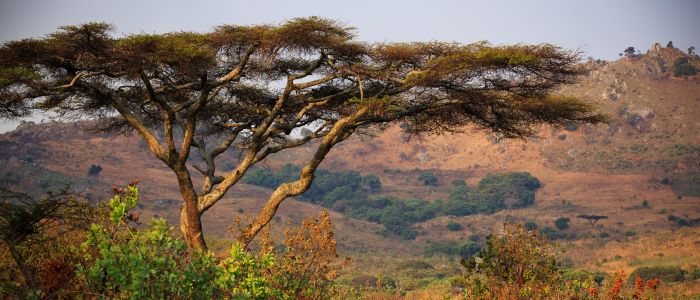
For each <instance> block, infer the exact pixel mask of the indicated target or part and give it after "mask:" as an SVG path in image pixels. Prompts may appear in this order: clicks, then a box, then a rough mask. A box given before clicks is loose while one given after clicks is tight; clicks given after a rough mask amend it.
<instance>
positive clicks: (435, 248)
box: [423, 240, 481, 259]
mask: <svg viewBox="0 0 700 300" xmlns="http://www.w3.org/2000/svg"><path fill="white" fill-rule="evenodd" d="M480 249H481V247H480V246H479V245H478V244H477V243H475V242H473V241H466V242H462V243H458V242H456V241H451V240H444V241H435V242H428V246H427V247H426V248H425V250H424V251H423V255H425V256H428V257H430V256H433V255H435V254H442V255H447V256H453V257H454V256H459V257H460V258H463V259H468V258H469V257H471V256H472V255H474V254H476V253H477V252H479V250H480Z"/></svg>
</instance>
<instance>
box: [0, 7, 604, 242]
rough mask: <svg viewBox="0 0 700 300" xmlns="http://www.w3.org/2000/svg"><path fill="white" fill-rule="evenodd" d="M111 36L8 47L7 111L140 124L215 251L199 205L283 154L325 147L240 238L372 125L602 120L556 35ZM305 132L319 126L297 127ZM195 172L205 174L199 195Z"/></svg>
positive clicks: (516, 130)
mask: <svg viewBox="0 0 700 300" xmlns="http://www.w3.org/2000/svg"><path fill="white" fill-rule="evenodd" d="M112 31H113V27H112V26H111V25H108V24H105V23H88V24H83V25H78V26H65V27H61V28H60V30H59V31H57V32H55V33H52V34H49V35H48V36H46V37H44V38H38V39H24V40H19V41H11V42H7V43H5V44H3V46H2V47H0V116H2V117H6V118H16V117H22V116H26V115H28V114H30V113H32V112H34V111H50V112H55V113H58V114H60V115H65V116H71V117H80V118H93V119H97V120H99V121H101V122H100V125H101V127H100V128H101V129H104V130H114V131H118V132H129V131H135V132H137V133H138V135H139V136H141V138H142V139H143V140H144V141H145V142H146V146H147V148H148V149H149V150H150V152H152V153H153V155H154V156H155V157H157V158H158V159H160V160H161V161H162V162H163V163H164V164H165V165H167V166H168V168H170V169H171V170H172V172H173V175H174V177H175V178H176V179H177V182H178V185H179V191H180V193H181V197H182V201H183V205H182V209H181V211H180V230H181V231H182V235H183V237H184V239H185V241H186V243H187V244H188V246H190V247H191V248H195V249H206V243H205V240H204V233H203V232H202V223H201V218H202V214H203V213H204V212H206V211H207V210H208V209H210V208H211V207H212V206H213V205H215V204H216V203H217V202H218V201H219V200H220V199H222V198H223V197H224V195H225V194H226V192H227V191H228V190H229V189H230V188H231V187H232V186H234V185H235V184H237V183H238V182H239V181H240V180H241V178H243V176H244V174H246V173H247V171H248V170H250V169H251V167H253V166H254V165H256V164H257V163H259V162H261V161H264V160H265V159H266V158H267V157H268V156H269V155H270V154H273V153H277V152H280V151H284V150H285V149H289V148H294V147H299V146H302V145H306V144H308V143H310V142H312V141H317V142H316V143H313V144H312V145H313V148H312V149H313V150H312V153H313V154H312V155H311V158H310V159H308V160H307V161H305V162H304V163H303V165H302V166H301V168H300V171H299V173H298V175H297V176H296V179H295V180H294V181H292V182H283V183H280V184H279V185H278V186H277V187H276V188H275V191H274V192H273V193H272V194H271V195H270V197H269V199H267V201H266V202H265V204H264V205H263V208H262V210H261V211H260V212H259V213H257V214H256V215H255V216H254V217H253V218H252V221H251V222H250V223H249V224H248V225H246V226H244V229H243V230H242V232H241V233H240V235H239V237H238V239H239V242H241V243H242V244H243V245H247V244H249V243H250V242H251V240H252V239H253V238H254V237H255V236H256V235H257V234H258V232H259V231H260V230H261V229H262V228H263V227H264V226H266V225H267V224H268V223H269V222H270V221H271V220H272V219H273V217H274V215H275V214H276V212H277V209H278V208H279V207H280V204H281V203H282V202H283V201H284V200H285V199H287V198H289V197H292V196H298V195H300V194H302V193H304V192H305V191H306V190H308V189H309V188H310V187H311V183H312V181H313V178H314V172H315V171H316V169H317V168H318V166H319V165H320V164H321V162H322V161H323V160H324V159H325V158H326V155H327V154H328V153H329V151H330V150H331V149H332V148H333V147H334V146H335V145H337V144H338V143H340V142H342V141H344V140H346V139H348V138H349V137H350V136H352V135H353V134H355V133H356V132H358V131H362V130H364V129H365V128H369V127H370V125H373V124H380V125H386V124H400V123H407V124H409V125H410V126H409V127H408V128H409V129H410V131H409V132H408V133H409V134H428V133H445V132H452V131H455V130H458V129H459V128H461V127H463V126H465V125H476V127H477V128H481V129H484V130H486V131H488V132H494V133H498V134H501V135H503V136H505V137H507V138H520V137H526V136H529V135H532V134H534V133H535V132H536V128H538V127H536V126H534V125H538V124H554V125H562V124H566V123H568V122H593V123H595V122H600V121H602V120H603V117H602V116H601V115H599V114H597V113H594V112H593V108H592V106H591V105H590V104H588V103H585V102H582V101H581V100H579V99H576V98H572V97H565V96H561V95H559V94H555V93H552V92H554V91H558V90H559V88H560V87H561V86H562V85H565V84H571V83H574V82H576V80H577V77H578V75H580V74H582V72H584V69H583V68H581V67H580V66H579V65H578V64H577V62H578V61H579V54H578V53H576V52H571V51H566V50H562V49H561V48H558V47H555V46H552V45H548V44H543V45H514V46H491V45H489V44H487V43H485V42H482V43H476V44H469V45H461V44H455V43H441V42H430V43H377V44H370V43H363V42H359V41H357V40H355V33H354V30H353V29H352V28H350V27H347V26H343V25H340V24H338V23H337V22H335V21H332V20H327V19H322V18H318V17H309V18H299V19H292V20H290V21H288V22H285V23H283V24H281V25H252V26H237V25H223V26H219V27H217V28H215V29H214V30H213V31H212V32H206V33H193V32H173V33H166V34H145V33H142V34H133V35H126V36H120V37H115V36H112V35H111V32H112ZM300 128H313V129H312V130H313V132H312V134H310V135H308V136H305V137H299V136H295V135H293V134H292V132H295V130H296V129H300ZM158 132H160V133H158ZM232 148H233V149H240V151H241V156H240V160H238V161H237V166H236V167H235V168H234V169H233V170H231V171H229V172H226V173H220V172H217V170H218V169H217V163H220V162H221V159H220V158H219V159H218V160H217V157H219V155H221V154H222V153H225V152H226V151H227V150H228V149H232ZM195 156H199V158H201V161H203V162H204V164H203V165H199V164H196V163H193V161H192V160H191V158H193V157H195ZM193 171H194V172H200V173H201V175H202V176H201V178H202V182H201V183H200V184H199V185H198V189H196V188H195V185H194V183H193V181H192V178H193V176H192V174H191V172H193Z"/></svg>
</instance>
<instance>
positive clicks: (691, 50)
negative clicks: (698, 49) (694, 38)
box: [688, 46, 695, 56]
mask: <svg viewBox="0 0 700 300" xmlns="http://www.w3.org/2000/svg"><path fill="white" fill-rule="evenodd" d="M688 55H689V56H694V55H695V46H690V48H688Z"/></svg>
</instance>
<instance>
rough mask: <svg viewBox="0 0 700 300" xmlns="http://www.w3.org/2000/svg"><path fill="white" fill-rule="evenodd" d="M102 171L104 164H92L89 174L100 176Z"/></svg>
mask: <svg viewBox="0 0 700 300" xmlns="http://www.w3.org/2000/svg"><path fill="white" fill-rule="evenodd" d="M101 171H102V166H100V165H91V166H90V168H88V176H98V175H100V172H101Z"/></svg>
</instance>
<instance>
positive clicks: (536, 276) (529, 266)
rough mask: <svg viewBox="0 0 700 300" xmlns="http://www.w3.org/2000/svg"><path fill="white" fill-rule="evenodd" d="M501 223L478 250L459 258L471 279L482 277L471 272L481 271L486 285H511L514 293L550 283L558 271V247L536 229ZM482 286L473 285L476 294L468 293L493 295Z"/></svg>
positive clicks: (492, 286)
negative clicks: (500, 227)
mask: <svg viewBox="0 0 700 300" xmlns="http://www.w3.org/2000/svg"><path fill="white" fill-rule="evenodd" d="M504 227H505V228H504V229H503V231H501V232H500V233H499V234H498V235H493V236H491V237H490V238H489V239H488V240H487V242H486V245H484V247H483V248H481V250H479V252H478V253H476V254H475V255H474V256H472V257H470V258H469V259H465V260H462V265H463V266H464V267H465V268H466V269H467V271H468V275H467V276H471V278H470V279H471V281H474V280H477V281H481V279H478V278H479V277H474V276H479V275H482V276H485V277H486V280H487V282H486V285H487V286H490V287H491V289H498V288H505V287H512V288H514V289H516V291H517V292H516V294H519V293H521V292H522V291H538V290H540V291H541V290H542V289H543V288H544V287H547V286H550V287H551V286H553V285H554V284H555V283H556V282H557V281H558V280H559V274H560V273H559V268H558V264H559V262H558V253H559V249H558V248H557V247H555V246H553V245H551V244H548V243H547V241H546V239H545V238H543V237H541V236H540V235H538V234H537V233H536V232H532V231H527V230H525V229H524V228H523V227H522V226H520V225H506V226H504ZM523 245H528V247H523ZM483 284H484V283H483V281H481V285H483ZM478 285H479V284H477V287H478ZM484 288H485V290H481V289H479V288H476V289H472V290H471V292H472V293H474V294H475V295H471V296H475V298H494V296H495V295H493V294H491V295H487V294H484V293H488V288H486V287H484ZM489 296H490V297H489ZM526 298H530V297H527V296H526ZM534 298H540V297H534ZM545 298H546V297H545Z"/></svg>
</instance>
